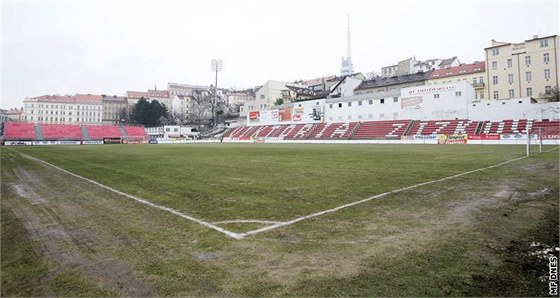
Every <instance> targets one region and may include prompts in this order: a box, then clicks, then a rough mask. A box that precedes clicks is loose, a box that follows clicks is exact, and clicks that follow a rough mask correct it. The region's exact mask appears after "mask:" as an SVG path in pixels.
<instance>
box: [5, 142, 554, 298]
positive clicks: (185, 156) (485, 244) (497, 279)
mask: <svg viewBox="0 0 560 298" xmlns="http://www.w3.org/2000/svg"><path fill="white" fill-rule="evenodd" d="M554 148H555V147H554V146H545V147H544V149H545V150H550V149H554ZM533 149H536V147H535V148H533ZM20 152H21V153H25V154H27V155H30V156H33V157H36V158H39V159H41V160H44V161H47V162H49V163H52V164H54V165H57V166H59V167H61V168H63V169H66V170H68V171H70V172H73V173H75V174H78V175H81V176H83V177H86V178H89V179H92V180H95V181H97V182H99V183H102V184H104V185H107V186H109V187H112V188H115V189H117V190H119V191H122V192H125V193H128V194H131V195H134V196H137V197H139V198H142V199H145V200H148V201H150V202H153V203H156V204H158V205H162V206H166V207H170V208H173V209H175V210H177V211H180V212H182V213H185V214H188V215H190V216H193V217H195V218H198V219H200V220H203V221H207V222H213V223H215V224H216V225H218V226H220V227H222V228H224V229H227V230H230V231H233V232H237V233H243V232H248V231H251V230H255V229H257V228H261V227H263V226H266V224H263V223H240V222H235V221H241V220H258V221H274V222H283V221H289V220H292V219H295V218H298V217H300V216H305V215H309V214H312V213H316V212H320V211H323V210H327V209H331V208H335V207H338V206H341V205H344V204H348V203H351V202H355V201H358V200H362V199H365V198H368V197H371V196H373V195H377V194H380V193H385V192H388V191H392V190H396V189H400V188H403V187H407V186H411V185H415V184H418V183H423V182H428V181H432V180H436V179H441V178H444V177H448V176H452V175H456V174H460V173H463V172H467V171H471V170H476V169H480V168H484V167H488V166H492V165H495V164H499V163H502V162H505V161H508V160H511V159H514V158H518V157H522V156H524V154H525V147H524V146H490V145H484V146H476V145H468V146H466V145H446V146H436V145H433V146H431V145H418V146H415V145H405V146H403V145H301V144H226V143H223V144H196V145H126V146H125V145H101V146H66V147H59V146H56V147H51V146H44V147H40V146H34V147H12V148H2V197H3V200H2V229H3V231H2V244H3V246H2V269H3V270H2V271H3V272H2V294H3V295H23V296H28V295H51V294H54V295H62V296H75V295H80V294H81V293H85V296H91V295H94V296H99V295H101V296H115V295H118V296H126V295H130V296H143V295H144V296H146V295H147V296H154V295H156V296H160V295H161V296H166V295H174V296H176V295H180V296H181V295H191V296H192V295H195V296H205V295H219V296H222V295H226V296H271V295H290V296H292V295H297V296H302V295H303V296H339V295H341V296H348V295H358V296H380V295H390V296H391V295H396V296H404V295H421V296H422V295H424V296H426V295H429V296H447V295H459V296H461V295H476V296H479V295H514V296H527V295H528V296H539V295H545V294H546V293H547V288H546V283H543V282H542V281H541V280H540V279H539V277H540V276H539V274H541V273H542V272H541V271H542V270H548V269H547V268H546V267H545V266H544V265H542V266H541V267H542V268H540V267H539V268H538V269H539V270H540V271H539V270H537V272H529V273H527V272H522V271H523V270H521V271H519V270H518V269H516V268H513V269H508V270H509V271H507V270H506V272H503V271H504V270H499V268H502V266H505V265H504V264H509V263H511V262H509V261H508V260H507V257H505V256H503V255H502V254H501V252H502V251H503V249H504V248H506V247H508V246H509V245H514V246H515V245H517V246H520V245H521V246H528V245H529V244H530V243H531V242H530V241H535V239H532V238H531V237H533V238H535V237H541V238H542V239H538V241H539V242H540V243H549V242H550V243H554V242H553V241H554V239H549V238H551V236H550V235H549V234H550V233H548V234H546V233H544V234H543V235H541V234H540V233H535V231H537V230H538V231H542V230H543V229H544V230H547V228H548V229H550V228H552V229H553V230H554V231H556V232H555V233H554V232H553V233H551V235H552V238H554V236H555V237H556V240H557V239H558V224H557V223H554V216H550V214H557V211H558V178H559V177H558V150H553V151H550V152H547V153H543V154H535V155H532V156H531V157H529V158H526V159H521V160H518V161H514V162H512V163H508V164H505V165H503V166H500V167H495V168H491V169H487V170H484V171H479V172H475V173H472V174H469V175H465V176H461V177H457V178H453V179H450V180H446V181H442V182H438V183H434V184H430V185H425V186H421V187H417V188H414V189H410V190H406V191H402V192H399V193H395V194H389V195H387V196H384V197H382V198H379V199H374V200H372V201H368V202H365V203H363V204H360V205H356V206H352V207H349V208H345V209H341V210H338V211H336V212H333V213H329V214H325V215H322V216H318V217H315V218H312V219H308V220H304V221H301V222H297V223H295V224H293V225H289V226H286V227H281V228H278V229H274V230H271V231H267V232H263V233H259V234H255V235H250V236H247V237H246V238H243V239H241V240H235V239H231V238H229V237H227V236H226V235H224V234H221V233H219V232H217V231H214V230H212V229H209V228H207V227H204V226H201V225H199V224H197V223H194V222H191V221H188V220H186V219H183V218H180V217H178V216H175V215H173V214H170V213H167V212H164V211H161V210H157V209H154V208H151V207H149V206H146V205H142V204H139V203H137V202H135V201H133V200H131V199H128V198H126V197H122V196H120V195H118V194H115V193H112V192H110V191H108V190H105V189H102V188H100V187H97V186H95V185H92V184H91V183H88V182H86V181H83V180H80V179H78V178H76V177H72V176H69V175H67V174H64V173H62V172H61V171H58V170H56V169H54V168H52V167H49V166H46V165H44V164H41V163H38V162H36V161H34V160H31V159H28V158H25V156H22V155H20V154H19V153H20ZM224 221H226V222H224ZM227 221H229V222H227ZM231 221H233V222H231ZM551 221H552V223H551ZM543 225H544V226H545V228H543ZM7 227H10V228H9V229H8V228H7ZM12 227H14V228H12ZM14 231H15V232H17V233H18V235H20V236H18V237H16V236H15V235H12V234H11V233H12V232H14ZM53 235H54V236H53ZM22 246H25V247H26V249H27V250H29V247H31V248H33V249H31V250H32V254H27V253H23V252H22V253H18V251H21V247H22ZM517 246H516V247H517ZM8 250H9V251H12V253H8ZM14 251H15V252H14ZM523 252H524V251H523ZM12 254H13V256H12ZM65 254H69V255H72V256H73V258H68V257H63V256H64V255H65ZM61 255H62V256H61ZM7 256H9V259H7ZM518 257H519V260H520V262H521V263H520V266H524V265H523V264H524V263H523V262H525V261H526V258H525V256H524V255H521V253H519V256H518ZM71 260H74V261H73V262H74V263H73V262H71ZM516 260H517V259H516ZM535 262H536V261H535ZM30 263H31V264H40V265H36V266H35V265H34V266H31V267H32V268H30V266H24V265H25V264H30ZM68 263H71V264H73V265H71V266H70V265H68ZM92 264H97V265H95V266H94V265H92ZM99 264H101V265H99ZM531 264H533V263H531ZM533 265H534V264H533ZM96 266H97V267H99V268H100V269H99V268H97V267H96ZM92 267H95V268H92ZM96 268H97V269H96ZM516 270H517V271H516ZM123 272H124V273H123ZM543 272H544V271H543ZM18 274H19V275H22V274H23V275H25V276H26V278H24V279H21V278H19V277H17V276H19V275H18ZM504 274H506V275H504ZM16 277H17V278H16ZM506 281H507V282H506ZM508 282H514V283H515V282H518V285H516V286H509V287H508V286H507V284H508ZM494 283H500V284H501V285H502V287H499V286H498V285H496V284H494ZM504 285H505V286H504ZM492 289H494V292H492V291H493V290H492ZM495 289H498V290H497V291H496V290H495ZM500 289H503V290H500ZM506 289H507V291H506Z"/></svg>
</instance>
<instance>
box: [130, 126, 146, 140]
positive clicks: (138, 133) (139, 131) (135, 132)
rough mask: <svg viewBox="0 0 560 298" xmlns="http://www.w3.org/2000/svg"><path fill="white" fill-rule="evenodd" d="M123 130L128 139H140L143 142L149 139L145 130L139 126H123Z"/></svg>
mask: <svg viewBox="0 0 560 298" xmlns="http://www.w3.org/2000/svg"><path fill="white" fill-rule="evenodd" d="M124 130H125V131H126V134H127V135H128V136H129V137H142V138H144V140H148V139H149V138H150V137H149V136H148V134H147V133H146V130H145V129H144V128H143V127H141V126H124Z"/></svg>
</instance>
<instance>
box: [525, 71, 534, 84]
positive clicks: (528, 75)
mask: <svg viewBox="0 0 560 298" xmlns="http://www.w3.org/2000/svg"><path fill="white" fill-rule="evenodd" d="M525 80H526V81H527V82H530V81H532V80H533V75H532V74H531V72H530V71H527V72H525Z"/></svg>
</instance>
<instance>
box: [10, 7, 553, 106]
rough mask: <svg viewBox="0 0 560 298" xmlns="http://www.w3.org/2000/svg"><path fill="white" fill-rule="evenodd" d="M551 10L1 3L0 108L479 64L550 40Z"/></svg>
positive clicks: (539, 8) (540, 8) (549, 8)
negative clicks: (524, 44)
mask: <svg viewBox="0 0 560 298" xmlns="http://www.w3.org/2000/svg"><path fill="white" fill-rule="evenodd" d="M558 9H559V7H558V1H552V0H551V1H535V0H531V1H452V0H447V1H384V2H383V1H371V0H364V1H355V0H345V1H331V0H328V1H325V0H321V1H311V0H282V1H278V0H275V1H249V0H247V1H245V0H243V1H241V0H229V1H228V0H223V1H222V0H201V1H165V0H157V1H48V0H47V1H9V0H8V1H6V0H2V98H1V105H0V106H1V107H3V108H12V107H20V106H22V101H23V99H24V98H25V97H26V96H29V97H33V96H40V95H44V94H75V93H92V94H109V95H113V94H115V95H124V93H125V92H126V91H127V90H138V91H145V90H147V89H152V88H154V86H155V85H156V84H157V87H158V89H165V88H166V87H167V83H168V82H175V83H188V84H196V85H205V86H207V85H210V84H214V74H213V73H212V72H211V70H210V63H211V59H222V60H223V61H224V69H223V72H221V73H219V75H218V86H219V87H234V88H238V89H241V88H246V87H254V86H256V85H261V84H264V83H265V82H266V81H267V80H281V81H294V80H296V79H312V78H316V77H321V76H323V75H324V76H327V75H332V74H339V72H340V64H341V58H342V57H343V56H345V55H346V31H347V27H346V26H347V15H349V16H350V28H351V32H352V61H353V64H354V68H355V70H356V71H359V72H363V73H364V74H365V73H367V72H371V71H377V72H379V71H380V68H381V67H382V66H387V65H391V64H394V63H397V62H398V61H399V60H403V59H406V58H409V57H416V58H417V59H422V60H424V59H430V58H448V57H452V56H457V57H458V58H459V60H460V61H461V62H462V63H469V62H473V61H477V60H478V61H482V60H484V48H485V47H488V46H490V41H491V39H496V40H499V41H508V42H521V41H524V40H526V39H531V38H532V37H533V35H535V34H537V35H539V36H547V35H558Z"/></svg>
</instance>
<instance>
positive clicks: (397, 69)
mask: <svg viewBox="0 0 560 298" xmlns="http://www.w3.org/2000/svg"><path fill="white" fill-rule="evenodd" d="M460 64H461V62H460V61H459V59H458V58H457V56H454V57H451V58H447V59H439V58H436V59H429V60H426V61H421V60H416V58H415V57H412V58H408V59H405V60H402V61H399V62H398V63H397V64H395V65H390V66H385V67H382V68H381V76H382V77H392V76H402V75H407V74H414V73H418V72H427V71H430V70H435V69H443V68H449V67H455V66H459V65H460Z"/></svg>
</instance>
